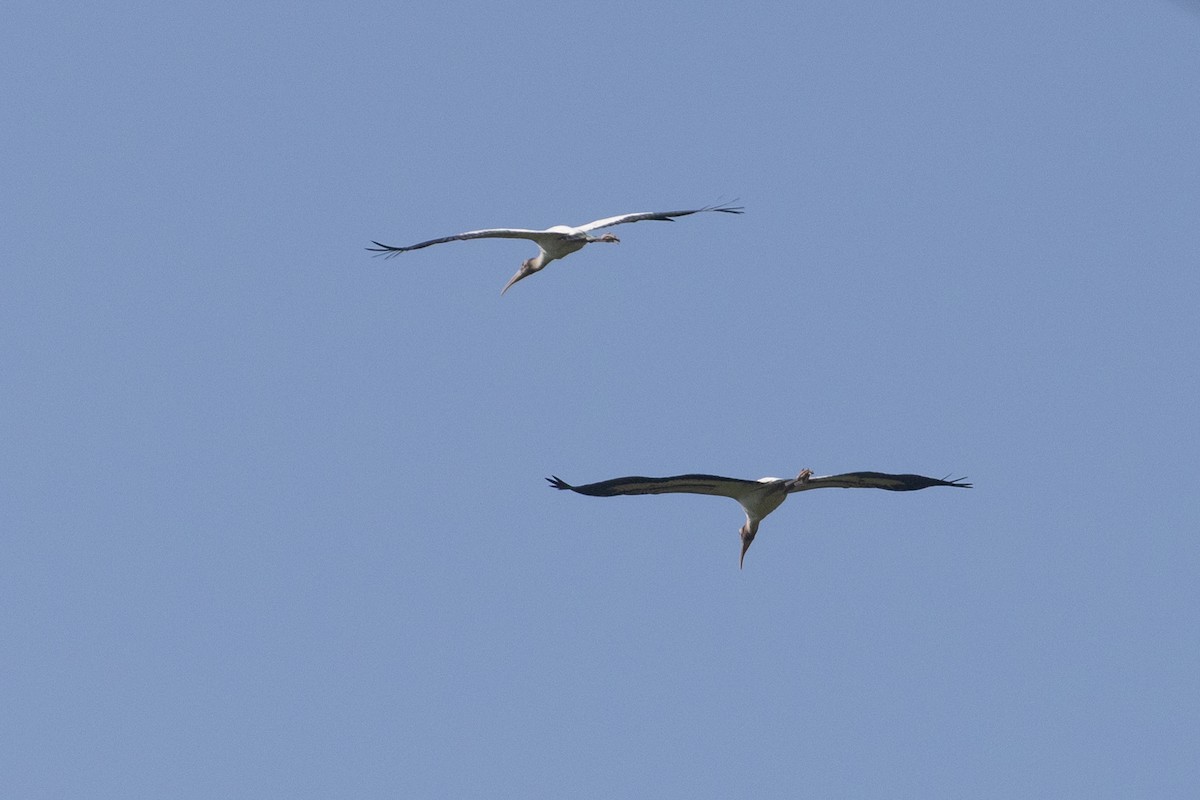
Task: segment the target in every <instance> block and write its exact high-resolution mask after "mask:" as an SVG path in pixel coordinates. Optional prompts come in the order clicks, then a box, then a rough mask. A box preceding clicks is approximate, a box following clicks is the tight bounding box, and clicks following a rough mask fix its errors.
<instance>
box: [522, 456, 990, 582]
mask: <svg viewBox="0 0 1200 800" xmlns="http://www.w3.org/2000/svg"><path fill="white" fill-rule="evenodd" d="M546 480H548V481H550V485H551V486H553V487H554V488H555V489H570V490H571V491H572V492H578V493H579V494H586V495H590V496H592V497H615V496H616V495H621V494H667V493H670V492H683V493H685V494H713V495H719V496H721V497H732V498H733V499H734V500H737V501H738V502H739V503H741V505H742V509H743V510H744V511H745V512H746V524H744V525H743V526H742V527H741V529H740V530H739V531H738V533H740V534H741V536H742V555H741V558H740V559H738V568H739V569H741V566H742V563H743V562H744V561H745V560H746V551H747V550H749V549H750V543H751V542H753V541H754V537H755V535H756V534H757V533H758V524H759V523H760V522H762V520H763V517H765V516H767V515H768V514H770V513H771V512H772V511H774V510H775V509H777V508H779V506H780V504H782V503H783V501H784V500H786V499H787V496H788V495H789V494H791V493H792V492H806V491H808V490H809V489H826V488H830V487H836V488H840V489H887V490H888V491H890V492H912V491H916V490H917V489H928V488H929V487H930V486H957V487H959V488H962V489H969V488H971V484H969V483H967V482H966V478H954V479H952V480H939V479H938V478H926V477H925V476H924V475H890V474H888V473H886V472H847V473H844V474H842V475H822V476H814V475H813V474H812V470H810V469H805V470H801V472H800V474H799V475H797V476H796V477H795V478H791V479H784V478H759V479H758V480H756V481H751V480H746V479H743V478H722V477H721V476H719V475H674V476H672V477H669V478H643V477H641V476H637V475H633V476H630V477H627V478H613V479H612V480H608V481H600V482H599V483H587V484H584V485H582V486H572V485H571V484H569V483H567V482H566V481H564V480H562V479H561V478H559V477H557V476H551V477H549V478H547V479H546Z"/></svg>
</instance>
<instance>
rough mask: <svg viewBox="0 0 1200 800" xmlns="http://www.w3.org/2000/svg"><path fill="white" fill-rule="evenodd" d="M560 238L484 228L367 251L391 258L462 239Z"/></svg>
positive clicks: (521, 231)
mask: <svg viewBox="0 0 1200 800" xmlns="http://www.w3.org/2000/svg"><path fill="white" fill-rule="evenodd" d="M554 238H562V235H561V234H555V233H550V232H548V231H533V230H526V229H525V228H485V229H484V230H481V231H467V232H466V233H458V234H455V235H454V236H443V237H442V238H441V239H430V240H429V241H428V242H418V243H417V244H410V245H409V246H408V247H393V246H392V245H389V244H380V243H379V242H374V241H373V242H371V244H373V245H375V246H374V247H368V248H367V249H368V250H370V251H372V252H374V253H375V254H377V255H382V256H386V257H387V258H391V257H392V256H396V255H399V254H400V253H407V252H408V251H409V250H420V249H421V248H422V247H429V246H430V245H434V244H444V243H446V242H457V241H460V240H464V239H532V240H533V241H535V242H538V243H539V244H541V242H542V240H545V239H554Z"/></svg>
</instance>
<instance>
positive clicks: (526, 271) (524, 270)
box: [500, 264, 537, 296]
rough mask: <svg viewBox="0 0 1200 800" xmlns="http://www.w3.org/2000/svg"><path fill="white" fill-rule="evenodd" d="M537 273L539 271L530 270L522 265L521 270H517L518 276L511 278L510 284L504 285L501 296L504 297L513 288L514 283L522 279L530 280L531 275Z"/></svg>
mask: <svg viewBox="0 0 1200 800" xmlns="http://www.w3.org/2000/svg"><path fill="white" fill-rule="evenodd" d="M535 272H537V270H533V269H529V268H528V267H526V266H525V265H524V264H522V265H521V268H520V269H519V270H517V274H516V275H513V276H512V277H511V278H509V279H508V283H506V284H504V288H503V289H501V290H500V294H501V296H503V295H504V293H505V292H507V291H508V287H510V286H512V285H513V284H514V283H516V282H517V281H519V280H521V279H522V278H528V277H529V276H530V275H532V274H533V273H535Z"/></svg>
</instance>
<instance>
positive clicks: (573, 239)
mask: <svg viewBox="0 0 1200 800" xmlns="http://www.w3.org/2000/svg"><path fill="white" fill-rule="evenodd" d="M704 211H719V212H722V213H724V214H741V213H742V212H743V208H742V207H741V206H727V205H716V206H705V207H704V208H693V209H691V210H689V211H641V212H638V213H635V214H621V215H620V216H616V217H605V218H604V219H598V220H596V221H595V222H589V223H587V224H586V225H580V226H579V227H577V228H572V227H571V226H569V225H555V226H554V227H553V228H547V229H546V230H544V231H535V230H528V229H525V228H485V229H484V230H480V231H467V232H466V233H459V234H456V235H454V236H444V237H442V238H441V239H430V240H429V241H427V242H418V243H417V244H411V245H409V246H408V247H392V246H391V245H386V244H380V243H379V242H371V244H373V245H375V246H374V247H368V248H367V249H368V250H370V251H372V252H374V253H375V254H376V255H382V256H385V257H387V258H392V257H393V256H397V255H399V254H400V253H407V252H408V251H409V250H420V249H421V248H422V247H429V246H430V245H433V244H442V243H444V242H454V241H458V240H460V239H531V240H532V241H535V242H537V245H538V248H539V249H538V254H537V255H536V256H534V257H533V258H530V259H528V260H526V261H525V262H524V263H522V264H521V268H520V269H519V270H517V274H516V275H513V276H512V277H511V278H510V279H509V281H508V283H506V284H504V288H503V289H501V290H500V294H504V293H505V292H507V291H508V287H510V286H512V285H513V284H514V283H516V282H517V281H519V280H521V279H522V278H528V277H529V276H530V275H532V274H533V273H535V272H538V271H540V270H543V269H545V268H546V265H547V264H549V263H550V262H551V261H554V260H556V259H559V258H564V257H565V256H569V255H570V254H571V253H574V252H575V251H576V250H581V249H583V246H584V245H586V244H591V243H592V242H619V241H621V240H620V239H618V238H617V237H616V236H614V235H613V234H611V233H606V234H603V235H602V236H590V235H589V234H590V233H591V232H592V231H596V230H600V229H601V228H611V227H613V226H614V225H624V224H625V223H626V222H641V221H642V220H646V219H655V220H662V221H664V222H671V221H672V220H674V219H675V218H676V217H686V216H688V215H689V214H699V213H701V212H704Z"/></svg>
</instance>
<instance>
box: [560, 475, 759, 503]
mask: <svg viewBox="0 0 1200 800" xmlns="http://www.w3.org/2000/svg"><path fill="white" fill-rule="evenodd" d="M546 480H548V481H549V482H550V485H551V486H553V487H554V488H555V489H570V490H571V491H572V492H578V493H579V494H586V495H590V496H591V497H615V496H617V495H622V494H669V493H674V492H681V493H684V494H711V495H717V496H720V497H732V498H733V499H735V500H737V499H738V498H739V497H741V496H742V495H743V494H745V492H746V491H747V490H749V489H751V488H753V487H755V486H758V485H759V484H758V481H748V480H743V479H741V478H723V477H721V476H720V475H674V476H672V477H669V478H644V477H642V476H640V475H630V476H629V477H626V478H613V479H612V480H607V481H600V482H599V483H585V484H583V485H582V486H572V485H571V484H569V483H567V482H566V481H564V480H563V479H562V478H559V477H558V476H551V477H549V478H547V479H546Z"/></svg>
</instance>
